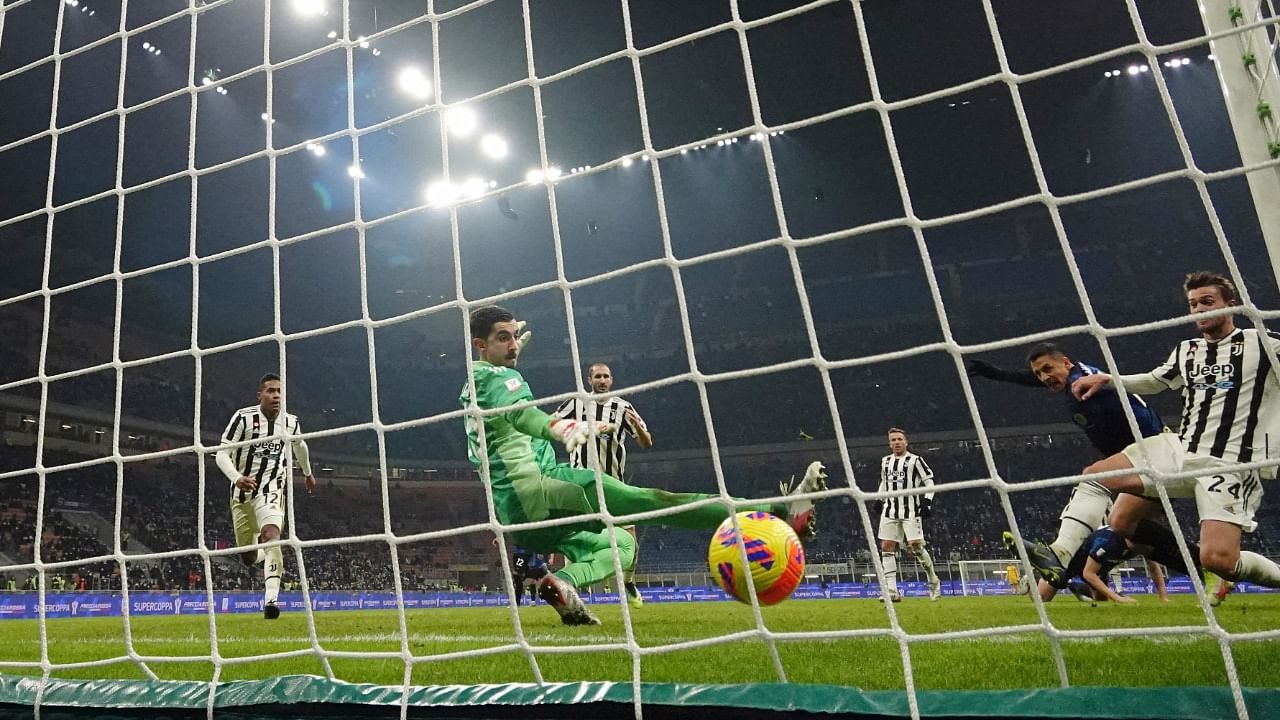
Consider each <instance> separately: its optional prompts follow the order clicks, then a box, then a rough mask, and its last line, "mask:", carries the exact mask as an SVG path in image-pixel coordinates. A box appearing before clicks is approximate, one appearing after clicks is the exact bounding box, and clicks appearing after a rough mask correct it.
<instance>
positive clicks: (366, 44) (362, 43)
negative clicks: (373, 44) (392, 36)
mask: <svg viewBox="0 0 1280 720" xmlns="http://www.w3.org/2000/svg"><path fill="white" fill-rule="evenodd" d="M356 42H358V43H360V47H362V48H367V47H369V41H368V40H365V39H364V36H363V35H361V36H360V37H358V38H356Z"/></svg>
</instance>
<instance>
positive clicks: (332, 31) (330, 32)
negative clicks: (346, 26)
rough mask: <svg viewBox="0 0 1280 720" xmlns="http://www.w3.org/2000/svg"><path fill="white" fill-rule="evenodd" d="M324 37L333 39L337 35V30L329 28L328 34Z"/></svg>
mask: <svg viewBox="0 0 1280 720" xmlns="http://www.w3.org/2000/svg"><path fill="white" fill-rule="evenodd" d="M325 37H327V38H329V39H330V40H332V39H334V38H336V37H338V31H337V30H330V31H329V34H328V35H325Z"/></svg>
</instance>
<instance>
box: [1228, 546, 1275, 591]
mask: <svg viewBox="0 0 1280 720" xmlns="http://www.w3.org/2000/svg"><path fill="white" fill-rule="evenodd" d="M1241 580H1248V581H1249V582H1251V583H1255V584H1258V585H1261V586H1263V587H1269V588H1280V565H1276V564H1275V563H1273V562H1271V561H1270V560H1268V559H1267V558H1265V557H1263V556H1261V555H1259V554H1258V553H1256V552H1249V551H1248V550H1242V551H1241V552H1240V561H1239V562H1237V563H1236V581H1237V582H1239V581H1241Z"/></svg>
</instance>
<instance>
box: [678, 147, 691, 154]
mask: <svg viewBox="0 0 1280 720" xmlns="http://www.w3.org/2000/svg"><path fill="white" fill-rule="evenodd" d="M680 154H681V155H688V154H689V148H680Z"/></svg>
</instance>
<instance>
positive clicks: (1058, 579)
mask: <svg viewBox="0 0 1280 720" xmlns="http://www.w3.org/2000/svg"><path fill="white" fill-rule="evenodd" d="M1000 538H1001V539H1002V540H1003V541H1004V546H1005V547H1006V548H1008V549H1009V552H1011V553H1013V554H1014V555H1017V554H1018V544H1017V541H1016V540H1015V539H1014V537H1013V533H1012V532H1010V531H1008V530H1005V531H1004V532H1003V533H1001V535H1000ZM1022 549H1023V550H1026V552H1027V559H1028V560H1030V561H1031V567H1032V568H1033V569H1034V570H1035V571H1036V576H1037V577H1039V578H1040V579H1041V580H1044V581H1045V582H1047V583H1049V584H1050V585H1052V586H1053V587H1054V588H1056V589H1058V590H1061V589H1063V588H1065V587H1066V586H1067V577H1066V574H1067V569H1066V568H1065V567H1064V566H1063V565H1062V563H1061V562H1059V560H1058V555H1057V553H1055V552H1054V551H1052V550H1050V549H1049V546H1048V545H1045V544H1044V543H1042V542H1034V543H1033V542H1031V541H1030V540H1023V541H1022Z"/></svg>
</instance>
